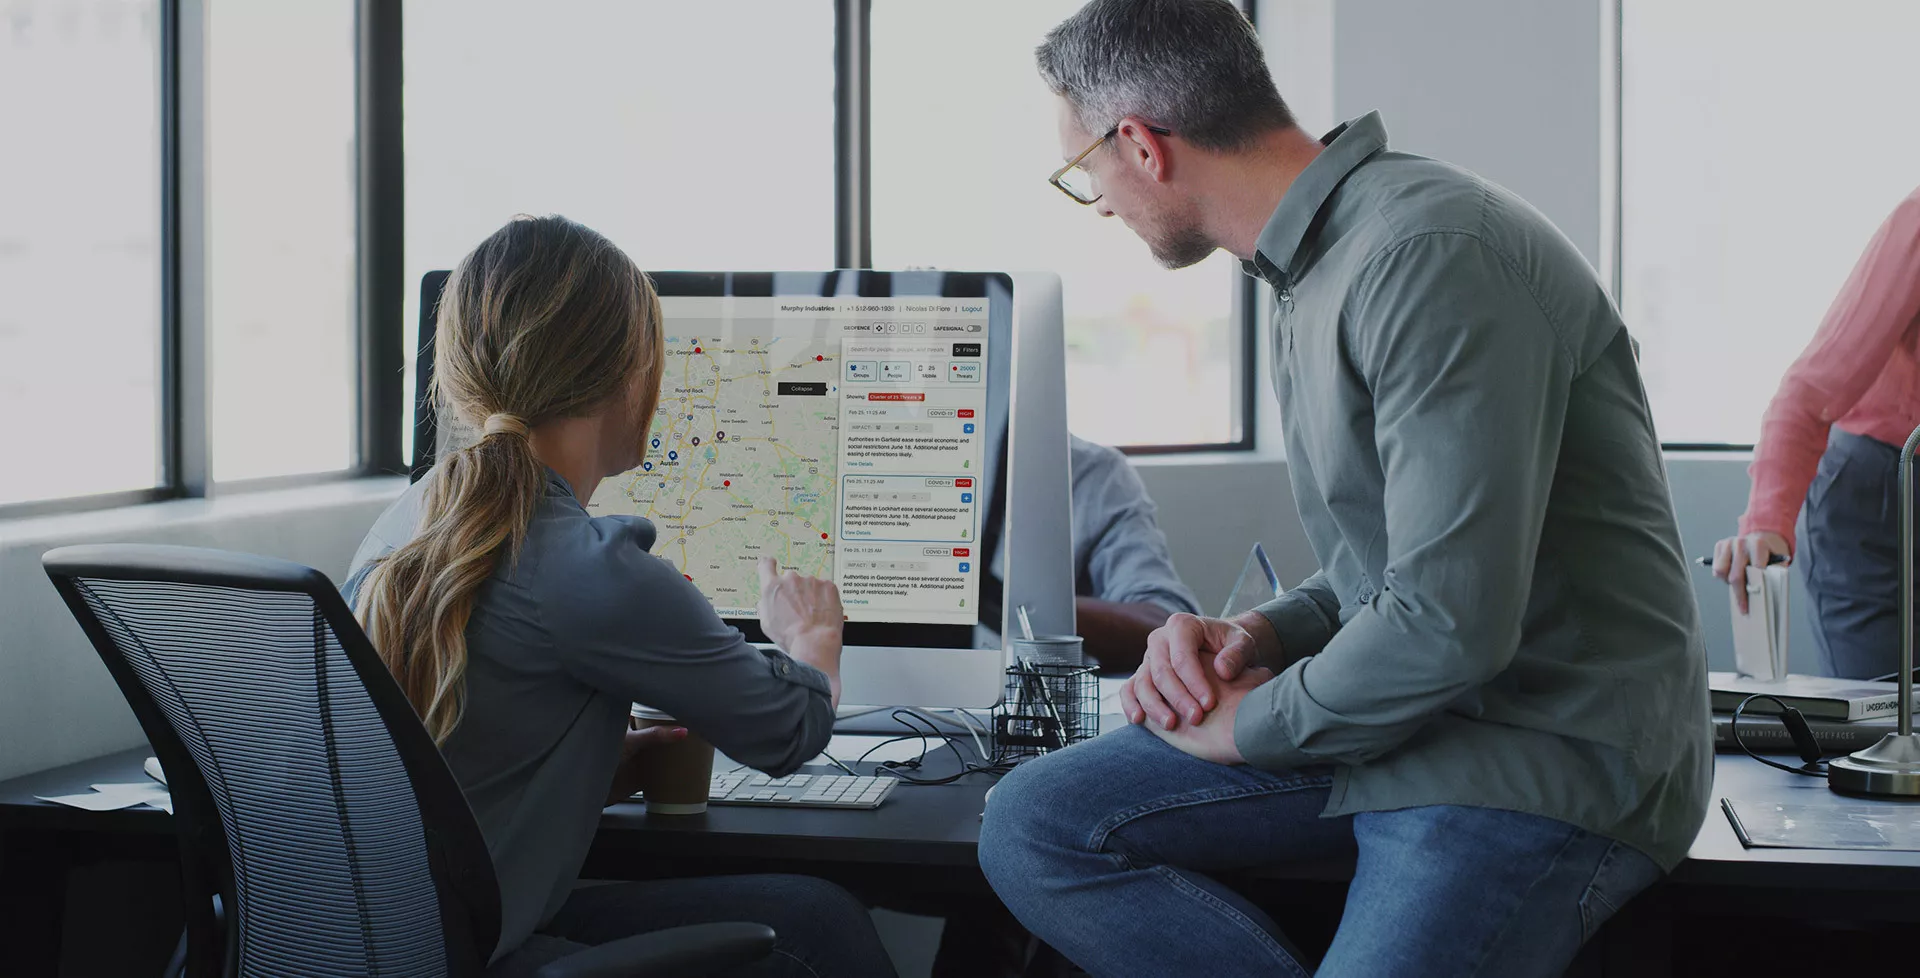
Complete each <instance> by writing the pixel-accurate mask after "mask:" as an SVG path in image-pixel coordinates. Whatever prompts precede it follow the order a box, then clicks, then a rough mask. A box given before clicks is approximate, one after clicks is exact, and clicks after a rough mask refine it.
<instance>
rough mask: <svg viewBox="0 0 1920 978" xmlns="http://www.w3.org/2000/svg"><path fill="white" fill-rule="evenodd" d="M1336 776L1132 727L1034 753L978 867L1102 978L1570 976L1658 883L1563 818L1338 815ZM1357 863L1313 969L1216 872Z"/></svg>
mask: <svg viewBox="0 0 1920 978" xmlns="http://www.w3.org/2000/svg"><path fill="white" fill-rule="evenodd" d="M1332 780H1333V778H1332V773H1331V772H1330V771H1329V770H1327V769H1325V768H1310V769H1303V770H1300V771H1294V772H1289V773H1283V774H1270V773H1267V772H1264V771H1258V770H1255V769H1253V768H1250V767H1224V766H1221V765H1218V764H1213V763H1211V762H1208V761H1202V760H1199V759H1198V758H1194V757H1190V756H1188V755H1186V754H1184V753H1182V752H1180V751H1179V750H1177V749H1175V748H1173V747H1170V746H1168V745H1167V744H1165V743H1164V742H1162V741H1161V740H1160V739H1159V738H1158V737H1155V736H1154V735H1153V733H1152V732H1150V731H1148V730H1146V729H1143V728H1140V727H1128V728H1125V729H1122V730H1116V731H1113V732H1111V733H1109V734H1107V735H1105V736H1102V737H1097V738H1094V739H1093V740H1090V741H1086V742H1084V743H1080V744H1076V745H1074V746H1073V747H1070V748H1068V749H1066V750H1064V751H1059V752H1057V753H1054V754H1051V755H1048V756H1046V757H1043V758H1040V759H1037V760H1034V761H1030V762H1028V763H1026V764H1023V765H1021V766H1020V767H1019V768H1017V769H1015V770H1014V772H1013V773H1012V774H1009V775H1008V776H1007V777H1006V778H1005V780H1003V781H1001V783H1000V784H999V785H998V786H997V787H995V788H994V790H993V794H992V795H991V796H990V797H989V799H988V804H987V813H986V821H985V822H984V824H983V825H982V826H981V830H980V866H981V868H982V869H983V870H985V871H986V874H987V879H988V880H989V881H990V882H991V883H992V884H993V888H994V890H995V891H996V892H998V893H999V894H1000V898H1001V899H1002V900H1003V901H1005V902H1006V905H1007V906H1008V908H1010V909H1011V910H1012V911H1013V912H1014V914H1015V915H1016V916H1018V917H1019V918H1020V921H1021V923H1023V924H1025V925H1026V926H1027V928H1028V929H1029V930H1031V931H1033V932H1034V933H1035V934H1036V935H1038V936H1039V937H1040V938H1041V939H1042V940H1044V941H1046V942H1047V943H1048V944H1051V945H1052V946H1053V947H1054V948H1055V949H1056V950H1058V951H1060V952H1061V953H1062V954H1065V955H1066V956H1067V957H1069V958H1071V959H1073V961H1074V963H1076V964H1078V965H1079V966H1080V967H1082V968H1085V969H1086V970H1087V971H1088V972H1090V973H1091V974H1093V975H1095V976H1099V978H1105V976H1114V978H1120V976H1142V975H1152V976H1156V978H1160V976H1164V978H1176V976H1187V975H1193V976H1207V978H1213V976H1222V978H1224V976H1229V975H1296V976H1304V975H1309V974H1315V973H1317V974H1319V975H1321V976H1323V978H1390V976H1398V975H1497V976H1501V978H1508V976H1514V978H1524V976H1531V975H1541V976H1558V975H1560V974H1561V973H1562V972H1564V971H1565V970H1566V968H1567V965H1568V964H1569V963H1571V962H1572V960H1573V958H1574V956H1575V954H1577V953H1578V952H1579V949H1580V945H1581V944H1582V943H1583V942H1585V941H1586V939H1587V938H1588V937H1590V936H1592V935H1593V933H1594V931H1595V930H1597V929H1598V928H1599V926H1600V924H1601V923H1602V922H1603V921H1605V920H1606V919H1607V918H1608V917H1609V916H1611V915H1612V914H1613V912H1614V911H1615V910H1616V909H1618V908H1619V907H1620V906H1621V905H1622V904H1624V903H1625V902H1626V901H1627V899H1628V898H1630V897H1632V896H1633V895H1634V894H1636V893H1638V892H1640V891H1641V890H1643V889H1645V888H1646V887H1647V886H1648V885H1649V884H1651V883H1652V882H1653V881H1654V880H1656V879H1657V878H1658V877H1659V875H1660V870H1659V867H1657V866H1656V865H1655V864H1654V862H1653V861H1652V860H1651V859H1649V858H1647V857H1646V856H1645V855H1643V854H1642V853H1640V852H1639V851H1638V850H1636V849H1633V848H1631V847H1628V846H1626V845H1623V844H1621V843H1618V842H1614V841H1611V840H1609V839H1605V838H1602V837H1600V836H1597V835H1594V834H1592V833H1590V832H1585V831H1582V830H1580V829H1577V828H1574V827H1573V826H1571V825H1567V824H1565V823H1563V822H1558V821H1555V820H1553V819H1549V818H1543V817H1540V816H1537V815H1524V814H1520V813H1517V812H1507V811H1497V810H1494V809H1486V808H1464V807H1457V806H1436V807H1428V808H1411V809H1405V810H1402V811H1395V812H1372V813H1366V814H1361V815H1357V816H1349V817H1341V818H1322V817H1320V812H1321V809H1322V808H1323V807H1324V806H1325V805H1326V803H1327V795H1328V791H1329V790H1330V787H1331V785H1332ZM1343 855H1354V856H1357V859H1358V862H1357V866H1358V868H1357V869H1356V870H1355V873H1354V879H1353V885H1352V888H1351V889H1350V890H1349V892H1348V895H1347V905H1346V910H1345V912H1344V914H1343V915H1342V917H1341V922H1340V930H1339V933H1338V935H1337V936H1336V937H1335V938H1334V942H1333V946H1332V948H1331V949H1330V950H1329V951H1328V952H1327V956H1326V958H1325V959H1324V960H1323V961H1322V962H1321V964H1320V966H1319V969H1318V971H1317V972H1316V971H1315V970H1314V969H1313V967H1312V964H1311V962H1310V961H1307V960H1303V958H1302V956H1301V955H1300V954H1299V953H1297V952H1296V951H1295V950H1293V949H1292V947H1291V946H1290V945H1289V943H1288V942H1287V939H1286V937H1285V936H1284V935H1283V934H1281V932H1280V930H1279V928H1278V927H1276V926H1275V925H1274V922H1273V921H1272V920H1270V919H1268V918H1267V916H1266V915H1265V914H1264V913H1262V912H1261V911H1260V910H1259V909H1257V908H1255V907H1254V906H1253V905H1252V904H1250V903H1248V902H1247V901H1246V900H1245V899H1244V898H1242V897H1241V896H1240V895H1239V894H1237V893H1235V892H1234V891H1232V890H1230V889H1228V888H1227V887H1225V886H1222V885H1221V884H1220V883H1218V882H1217V881H1215V880H1214V879H1213V878H1212V877H1211V876H1210V875H1209V874H1211V873H1222V872H1237V871H1244V870H1250V869H1256V868H1259V867H1262V866H1273V865H1279V864H1285V863H1289V862H1297V861H1301V860H1312V859H1324V858H1329V857H1338V856H1343Z"/></svg>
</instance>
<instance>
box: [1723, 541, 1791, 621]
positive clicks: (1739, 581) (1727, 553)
mask: <svg viewBox="0 0 1920 978" xmlns="http://www.w3.org/2000/svg"><path fill="white" fill-rule="evenodd" d="M1791 559H1793V545H1792V544H1790V543H1788V542H1787V538H1786V537H1783V536H1781V535H1780V534H1778V533H1773V532H1771V531H1767V530H1762V531H1760V532H1758V533H1744V534H1741V535H1740V536H1737V537H1728V538H1726V539H1725V540H1722V541H1720V542H1719V543H1716V544H1714V545H1713V560H1712V563H1711V564H1710V565H1709V566H1711V567H1712V568H1713V576H1715V577H1717V578H1719V579H1721V580H1723V581H1726V582H1727V586H1729V587H1731V588H1733V601H1734V603H1735V604H1737V605H1739V606H1740V613H1741V614H1743V615H1744V614H1746V613H1747V568H1748V567H1749V566H1752V567H1765V566H1767V565H1768V564H1784V563H1786V562H1787V561H1789V560H1791ZM1700 563H1702V564H1707V563H1708V561H1707V558H1705V557H1702V558H1700Z"/></svg>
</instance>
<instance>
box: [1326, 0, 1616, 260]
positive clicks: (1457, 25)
mask: <svg viewBox="0 0 1920 978" xmlns="http://www.w3.org/2000/svg"><path fill="white" fill-rule="evenodd" d="M1600 7H1601V5H1600V0H1447V2H1445V3H1434V2H1432V0H1339V2H1338V3H1336V4H1335V5H1334V12H1333V76H1334V77H1333V104H1334V108H1335V111H1336V114H1337V115H1338V116H1339V118H1341V119H1351V118H1353V117H1354V116H1358V115H1361V114H1363V113H1365V112H1368V111H1370V110H1374V109H1378V110H1379V111H1380V114H1381V116H1382V118H1384V119H1385V120H1386V124H1387V137H1388V143H1389V145H1390V146H1392V147H1394V148H1396V149H1400V150H1405V151H1407V152H1412V153H1419V154H1421V155H1423V156H1432V157H1436V158H1439V159H1443V160H1447V161H1449V162H1452V163H1458V164H1459V165H1461V166H1464V167H1466V168H1468V169H1470V170H1473V171H1475V172H1477V173H1479V174H1481V175H1483V176H1485V177H1487V178H1488V179H1490V180H1493V181H1494V182H1496V183H1499V184H1501V185H1503V186H1505V187H1507V188H1508V189H1510V190H1512V191H1514V192H1515V193H1517V194H1519V195H1520V196H1522V197H1524V198H1526V199H1527V200H1529V201H1531V202H1532V203H1533V205H1534V206H1535V207H1538V208H1540V210H1541V211H1542V212H1544V213H1545V214H1546V215H1547V216H1548V217H1551V218H1553V221H1554V223H1556V224H1558V225H1559V226H1560V230H1562V231H1564V232H1566V234H1567V237H1569V238H1571V239H1572V240H1573V243H1574V244H1576V245H1578V246H1579V248H1580V250H1581V252H1582V253H1584V254H1585V255H1586V256H1587V259H1588V260H1589V261H1595V262H1596V263H1597V260H1598V255H1599V253H1600V123H1599V111H1600V77H1601V73H1600V26H1601V23H1600V22H1601V12H1600Z"/></svg>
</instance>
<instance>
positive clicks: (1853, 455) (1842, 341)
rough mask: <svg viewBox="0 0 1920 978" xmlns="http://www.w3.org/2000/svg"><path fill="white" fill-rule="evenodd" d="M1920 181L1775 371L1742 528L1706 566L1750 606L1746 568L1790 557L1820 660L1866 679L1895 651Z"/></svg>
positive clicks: (1916, 314) (1915, 327)
mask: <svg viewBox="0 0 1920 978" xmlns="http://www.w3.org/2000/svg"><path fill="white" fill-rule="evenodd" d="M1917 352H1920V190H1915V191H1914V192H1913V193H1911V194H1909V195H1908V196H1907V198H1906V199H1905V200H1903V201H1901V202H1900V204H1899V206H1898V207H1895V208H1894V210H1893V213H1892V214H1891V215H1889V216H1888V217H1887V219H1886V221H1885V222H1884V223H1882V224H1881V225H1880V230H1879V232H1878V233H1876V234H1875V235H1874V236H1873V240H1872V241H1870V242H1868V243H1867V250H1866V253H1865V254H1862V255H1861V256H1860V261H1859V262H1858V263H1857V264H1855V265H1854V268H1853V274H1852V275H1850V276H1848V277H1847V283H1846V284H1845V285H1843V286H1841V288H1840V294H1839V296H1837V297H1835V298H1834V300H1833V306H1832V308H1830V309H1828V310H1827V318H1826V320H1825V321H1824V322H1822V323H1821V324H1820V330H1819V332H1817V333H1815V334H1814V336H1813V342H1812V343H1810V344H1808V345H1807V349H1806V351H1805V352H1803V353H1801V354H1800V359H1798V360H1796V361H1794V364H1793V366H1792V367H1789V368H1788V369H1787V374H1786V376H1785V377H1783V378H1781V380H1780V389H1779V391H1778V392H1776V393H1775V394H1774V395H1773V403H1772V404H1769V405H1768V406H1767V414H1766V420H1765V421H1764V422H1763V423H1762V426H1761V429H1760V443H1759V444H1758V445H1756V446H1754V450H1753V468H1752V473H1753V489H1752V492H1751V493H1750V494H1749V495H1748V497H1747V513H1746V515H1745V516H1742V517H1741V518H1740V535H1738V536H1735V537H1729V538H1728V539H1725V540H1722V541H1720V543H1719V545H1718V546H1717V547H1715V548H1714V554H1713V572H1714V575H1715V576H1717V577H1719V578H1720V579H1722V580H1725V581H1727V582H1729V583H1730V584H1731V585H1733V593H1734V599H1735V600H1736V601H1737V602H1738V603H1739V606H1740V607H1741V608H1742V609H1745V608H1746V605H1747V592H1746V587H1745V584H1746V579H1747V577H1746V568H1747V565H1749V564H1753V565H1755V566H1761V567H1764V566H1766V564H1767V562H1768V561H1769V560H1771V559H1773V557H1774V555H1776V554H1777V555H1780V556H1784V557H1792V556H1794V553H1793V529H1794V522H1795V517H1796V516H1797V515H1798V514H1799V511H1800V505H1801V503H1803V502H1804V503H1805V504H1806V508H1807V521H1806V525H1805V528H1804V529H1805V536H1804V539H1805V542H1806V546H1805V548H1804V552H1802V553H1801V554H1799V560H1798V561H1797V562H1798V563H1799V564H1800V565H1801V571H1802V575H1803V577H1804V579H1805V581H1806V585H1807V597H1808V598H1809V599H1810V600H1809V601H1808V604H1809V606H1810V607H1811V608H1812V609H1813V634H1814V638H1815V640H1816V642H1817V643H1818V645H1819V647H1820V667H1821V669H1822V671H1824V672H1825V673H1826V674H1827V675H1830V676H1844V677H1847V678H1849V679H1872V678H1876V677H1879V676H1882V675H1884V674H1886V673H1889V672H1892V671H1894V670H1895V669H1897V668H1898V667H1897V665H1896V663H1897V662H1898V661H1899V657H1900V586H1899V582H1900V542H1899V538H1900V508H1899V505H1898V498H1897V497H1898V495H1899V493H1898V491H1897V489H1898V486H1899V475H1898V468H1899V460H1900V447H1899V446H1900V445H1902V444H1903V443H1905V442H1906V440H1907V435H1908V434H1910V433H1911V432H1912V431H1913V429H1914V426H1915V425H1916V424H1920V360H1917V359H1916V353H1917Z"/></svg>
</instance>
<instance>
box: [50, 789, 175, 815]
mask: <svg viewBox="0 0 1920 978" xmlns="http://www.w3.org/2000/svg"><path fill="white" fill-rule="evenodd" d="M92 788H93V793H92V794H89V795H52V796H49V795H35V796H34V797H36V798H39V799H40V800H41V801H50V802H53V803H54V804H56V805H69V806H71V807H74V808H84V809H86V810H87V811H90V812H114V811H119V810H120V809H123V808H132V807H134V806H135V805H152V806H153V807H155V808H158V809H160V810H161V811H163V812H167V813H169V814H171V813H172V812H173V797H172V796H171V795H169V794H167V789H166V787H165V786H164V785H158V784H154V783H153V782H150V781H142V782H139V783H137V784H96V785H93V786H92Z"/></svg>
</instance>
